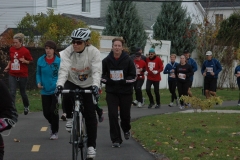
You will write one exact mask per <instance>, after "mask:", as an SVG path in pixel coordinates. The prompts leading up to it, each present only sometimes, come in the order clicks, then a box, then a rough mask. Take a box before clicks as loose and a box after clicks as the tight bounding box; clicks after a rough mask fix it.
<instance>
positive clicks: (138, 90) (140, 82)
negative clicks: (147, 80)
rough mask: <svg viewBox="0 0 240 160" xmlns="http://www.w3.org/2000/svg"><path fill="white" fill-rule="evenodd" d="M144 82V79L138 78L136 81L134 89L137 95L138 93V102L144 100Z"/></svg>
mask: <svg viewBox="0 0 240 160" xmlns="http://www.w3.org/2000/svg"><path fill="white" fill-rule="evenodd" d="M143 83H144V79H138V80H137V81H136V82H135V83H134V90H135V95H136V100H137V101H138V102H141V103H142V101H143V97H142V85H143Z"/></svg>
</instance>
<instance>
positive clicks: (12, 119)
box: [0, 80, 18, 160]
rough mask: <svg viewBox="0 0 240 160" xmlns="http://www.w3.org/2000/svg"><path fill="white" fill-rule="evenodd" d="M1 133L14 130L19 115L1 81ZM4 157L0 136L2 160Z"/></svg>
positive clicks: (0, 157)
mask: <svg viewBox="0 0 240 160" xmlns="http://www.w3.org/2000/svg"><path fill="white" fill-rule="evenodd" d="M0 91H1V92H0V133H2V132H3V131H5V130H8V129H10V128H12V126H14V125H15V123H17V120H18V114H17V110H16V108H15V105H14V101H13V99H12V97H11V94H10V92H9V90H8V88H7V86H6V84H5V83H4V82H3V81H2V80H0ZM3 157H4V142H3V138H2V134H0V160H3Z"/></svg>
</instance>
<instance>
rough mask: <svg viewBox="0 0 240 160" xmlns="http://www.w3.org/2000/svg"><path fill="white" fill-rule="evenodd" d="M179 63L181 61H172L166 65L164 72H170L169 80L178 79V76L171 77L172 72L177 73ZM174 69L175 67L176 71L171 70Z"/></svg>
mask: <svg viewBox="0 0 240 160" xmlns="http://www.w3.org/2000/svg"><path fill="white" fill-rule="evenodd" d="M178 64H179V63H177V62H174V63H173V64H172V63H171V62H169V63H168V64H167V65H166V67H165V69H164V71H163V73H164V74H168V81H176V80H177V78H176V77H175V78H172V77H170V74H175V70H176V67H177V65H178ZM173 69H174V72H171V71H172V70H173Z"/></svg>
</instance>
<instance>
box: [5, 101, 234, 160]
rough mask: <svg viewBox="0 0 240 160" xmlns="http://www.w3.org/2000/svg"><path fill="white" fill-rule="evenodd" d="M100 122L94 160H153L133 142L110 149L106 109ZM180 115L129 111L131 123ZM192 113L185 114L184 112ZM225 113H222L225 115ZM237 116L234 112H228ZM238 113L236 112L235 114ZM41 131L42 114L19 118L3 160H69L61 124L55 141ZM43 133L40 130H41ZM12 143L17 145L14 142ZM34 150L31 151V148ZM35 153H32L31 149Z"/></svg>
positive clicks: (163, 110)
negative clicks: (142, 118)
mask: <svg viewBox="0 0 240 160" xmlns="http://www.w3.org/2000/svg"><path fill="white" fill-rule="evenodd" d="M236 104H237V101H230V102H224V103H223V105H222V106H234V105H236ZM104 111H105V113H104V117H105V119H104V121H103V122H102V123H100V124H99V125H98V138H97V157H96V160H154V159H155V158H154V156H153V155H152V154H150V153H149V152H147V151H146V150H145V149H143V147H142V146H141V145H140V144H139V143H137V142H136V141H135V140H134V139H132V138H131V139H129V140H128V141H126V140H124V141H123V144H122V146H121V148H112V147H111V140H110V135H109V124H108V116H107V108H106V107H104ZM178 111H180V110H179V108H177V107H168V106H167V105H163V106H162V107H161V109H147V106H145V107H143V108H140V109H139V108H136V107H132V110H131V114H132V119H133V120H134V119H136V118H139V117H143V116H148V115H153V114H164V113H173V112H178ZM189 111H192V110H188V111H187V112H189ZM225 112H226V111H225ZM231 112H237V111H231ZM60 113H61V112H60ZM238 113H239V112H238ZM42 127H48V123H47V121H46V120H45V119H44V117H43V115H42V112H34V113H29V114H28V115H26V116H25V115H23V114H20V115H19V122H18V123H17V125H16V127H15V128H13V129H12V130H11V133H10V135H9V136H7V137H3V139H4V142H5V158H4V160H70V159H71V158H70V157H71V145H70V144H69V143H68V142H69V133H68V132H66V131H65V122H63V121H60V130H59V139H58V140H54V141H53V140H49V133H48V128H47V131H40V130H41V129H42ZM43 129H44V128H43ZM7 133H8V131H5V132H4V134H7ZM14 139H17V140H19V141H20V142H15V141H14ZM33 146H34V147H33ZM38 147H40V148H39V150H38V151H35V152H32V149H33V148H35V149H37V148H38Z"/></svg>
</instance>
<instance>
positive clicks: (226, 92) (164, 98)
mask: <svg viewBox="0 0 240 160" xmlns="http://www.w3.org/2000/svg"><path fill="white" fill-rule="evenodd" d="M104 91H105V90H104V88H103V93H102V94H101V98H100V106H107V103H106V101H105V97H106V93H105V92H104ZM142 93H143V97H145V98H146V101H145V104H149V101H148V96H147V93H146V91H145V90H143V91H142ZM152 93H153V94H154V92H153V90H152ZM192 93H193V95H194V96H197V97H201V98H205V97H204V96H203V95H202V88H192ZM27 94H28V97H29V101H30V110H31V112H33V111H41V110H42V107H41V95H40V91H39V90H38V89H37V90H30V91H27ZM238 94H239V91H238V90H231V89H222V90H218V91H217V95H218V96H220V97H221V98H222V99H223V100H224V101H230V100H238ZM133 97H134V99H135V94H134V96H133ZM160 97H161V104H169V102H170V92H169V91H168V90H167V89H160ZM16 107H17V110H18V112H19V113H22V112H23V104H22V99H21V97H20V93H19V91H17V96H16ZM233 108H234V109H237V108H236V107H235V106H233ZM222 109H224V108H222Z"/></svg>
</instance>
